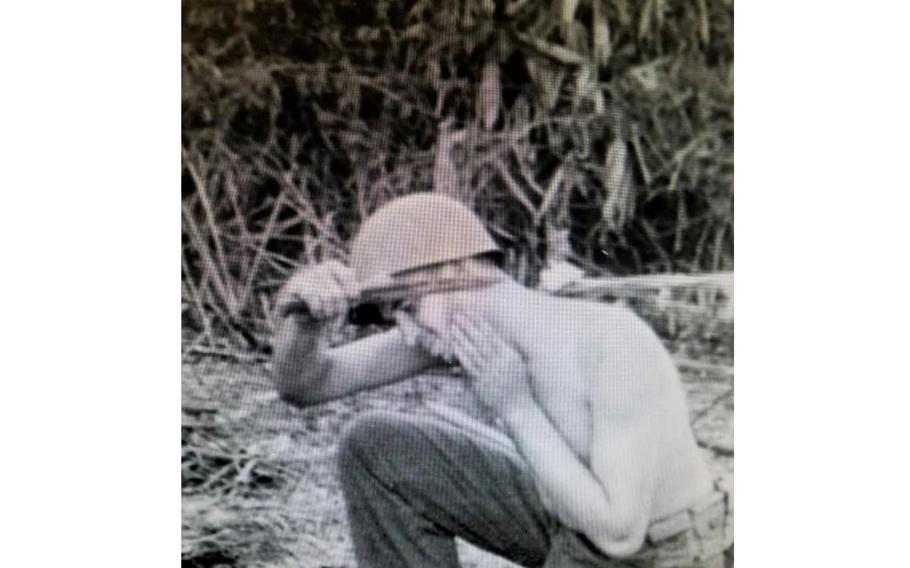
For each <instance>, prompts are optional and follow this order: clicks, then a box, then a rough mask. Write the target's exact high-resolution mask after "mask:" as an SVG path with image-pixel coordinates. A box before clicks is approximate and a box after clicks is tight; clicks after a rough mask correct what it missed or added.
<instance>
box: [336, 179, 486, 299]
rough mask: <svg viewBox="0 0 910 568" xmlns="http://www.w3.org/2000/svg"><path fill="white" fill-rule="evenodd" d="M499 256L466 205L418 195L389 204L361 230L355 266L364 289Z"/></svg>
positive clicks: (354, 250)
mask: <svg viewBox="0 0 910 568" xmlns="http://www.w3.org/2000/svg"><path fill="white" fill-rule="evenodd" d="M491 252H499V247H498V246H497V245H496V243H495V242H494V241H493V239H492V238H491V237H490V234H489V233H488V232H487V230H486V228H485V227H484V225H483V223H482V222H481V221H480V219H479V218H478V217H477V215H475V214H474V212H472V211H471V210H470V209H468V208H467V207H466V206H464V205H463V204H462V203H461V202H459V201H457V200H456V199H453V198H451V197H447V196H445V195H441V194H438V193H426V192H424V193H414V194H411V195H406V196H404V197H399V198H397V199H394V200H392V201H390V202H389V203H386V204H385V205H383V206H382V207H380V208H379V209H377V210H376V211H375V212H374V213H373V214H372V215H370V216H369V217H368V218H367V219H366V220H365V221H364V222H363V225H361V227H360V231H359V232H358V233H357V236H356V237H354V241H353V244H352V245H351V267H352V268H353V269H354V274H355V275H356V276H357V280H358V281H359V282H360V283H361V284H363V285H367V286H368V285H370V284H372V283H378V282H382V281H387V280H388V279H389V277H391V276H393V275H395V274H397V273H400V272H403V271H405V270H411V269H414V268H421V267H424V266H429V265H432V264H437V263H440V262H447V261H451V260H458V259H461V258H468V257H471V256H475V255H479V254H484V253H491Z"/></svg>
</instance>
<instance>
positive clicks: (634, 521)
mask: <svg viewBox="0 0 910 568" xmlns="http://www.w3.org/2000/svg"><path fill="white" fill-rule="evenodd" d="M456 326H457V329H458V335H457V336H456V338H455V345H456V348H457V349H458V356H459V360H460V361H461V362H462V364H463V365H464V366H465V368H466V370H467V371H468V373H469V374H470V375H471V376H472V377H473V378H474V379H475V381H474V383H473V386H474V389H475V392H477V394H478V396H479V397H480V398H481V400H483V401H484V402H485V403H486V404H488V406H490V407H491V409H492V410H493V411H494V412H496V413H498V415H499V416H500V418H501V419H502V420H503V422H504V424H505V426H506V430H507V431H508V433H509V435H510V437H511V438H512V439H513V441H514V442H515V444H516V445H517V446H518V449H519V452H520V453H521V454H522V455H523V457H524V458H525V460H526V461H527V462H528V464H529V465H530V467H531V470H532V471H533V473H534V476H535V478H536V480H537V485H538V488H539V489H540V491H541V492H542V493H543V496H544V501H545V502H546V503H547V504H548V507H549V508H550V511H551V512H552V513H553V514H555V515H556V516H557V518H558V519H559V520H560V521H561V522H562V523H563V524H564V525H566V526H568V527H569V528H572V529H574V530H577V531H579V532H582V533H584V534H585V535H586V536H587V537H588V538H589V539H590V540H591V541H592V542H594V543H595V544H596V545H597V546H598V547H599V548H600V549H602V550H603V551H604V552H605V553H607V554H608V555H611V556H616V557H625V556H630V555H632V554H634V553H635V552H636V551H638V549H639V548H641V545H642V543H643V542H644V538H645V534H646V532H647V527H648V522H649V520H650V513H651V501H652V496H653V486H654V473H655V468H656V465H657V445H656V436H655V434H654V424H653V416H652V414H651V412H650V409H651V407H652V405H653V404H654V403H655V397H656V387H655V385H656V384H657V383H656V381H655V380H654V378H655V377H654V375H653V372H654V367H655V365H654V360H655V358H654V357H651V356H649V353H650V350H649V349H647V348H646V347H645V346H646V345H647V344H646V343H643V344H642V345H641V348H640V349H632V350H631V351H630V353H631V356H629V357H618V358H611V360H609V361H605V362H604V365H603V366H602V368H601V372H602V373H603V375H602V379H601V380H600V381H591V382H596V383H597V384H596V385H595V386H594V387H593V390H592V392H591V393H590V394H591V401H592V404H591V406H592V409H593V412H592V423H593V431H592V439H591V445H592V453H591V467H590V469H589V468H588V467H586V466H585V465H584V464H583V463H582V462H581V460H580V459H579V458H578V457H577V456H576V455H575V453H574V452H573V451H572V450H571V448H570V447H569V446H568V444H567V443H566V442H565V440H564V439H563V437H562V436H561V435H560V433H559V431H558V430H557V429H556V428H555V426H554V425H553V424H552V423H551V422H550V420H549V418H548V417H547V415H546V414H545V413H544V411H543V410H542V409H541V407H540V406H539V405H538V403H537V401H536V400H534V398H533V394H532V393H531V389H530V385H529V382H528V375H527V368H526V367H525V364H524V361H523V360H522V359H521V356H520V355H519V354H518V353H517V352H515V351H514V350H513V349H512V348H511V347H509V346H507V345H505V344H504V343H503V342H502V341H501V340H499V339H498V338H497V337H495V335H494V334H493V333H492V331H491V330H490V329H489V328H488V326H484V325H483V324H482V323H481V324H478V323H474V322H469V321H462V320H459V321H457V322H456ZM566 371H567V372H571V371H570V370H569V369H566Z"/></svg>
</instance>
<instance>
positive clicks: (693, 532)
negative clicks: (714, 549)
mask: <svg viewBox="0 0 910 568" xmlns="http://www.w3.org/2000/svg"><path fill="white" fill-rule="evenodd" d="M686 515H687V516H688V517H689V531H688V532H689V536H690V539H689V540H694V541H695V542H696V546H697V547H698V549H697V551H695V553H694V554H693V559H694V561H695V563H696V564H697V563H699V562H701V561H702V560H703V559H704V555H705V543H704V542H703V541H702V537H701V535H700V534H698V528H697V527H698V525H697V524H696V518H695V517H696V513H695V510H694V509H692V507H689V508H688V509H686Z"/></svg>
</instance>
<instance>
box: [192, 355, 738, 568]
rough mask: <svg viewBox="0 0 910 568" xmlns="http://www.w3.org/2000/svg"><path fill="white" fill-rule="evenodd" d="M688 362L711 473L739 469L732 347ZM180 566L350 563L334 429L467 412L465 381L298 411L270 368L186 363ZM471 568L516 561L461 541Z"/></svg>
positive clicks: (434, 379) (421, 382)
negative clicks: (358, 420)
mask: <svg viewBox="0 0 910 568" xmlns="http://www.w3.org/2000/svg"><path fill="white" fill-rule="evenodd" d="M671 349H673V350H674V351H675V353H676V354H677V356H679V357H680V358H681V359H688V360H691V353H692V352H693V351H699V352H700V353H698V355H700V358H699V361H704V362H706V363H708V364H707V365H704V366H699V365H690V366H689V367H688V368H686V367H683V371H682V372H683V381H684V384H685V387H686V390H687V393H688V398H689V403H690V412H691V417H692V420H693V423H694V427H695V431H696V435H697V437H698V439H699V441H700V442H701V443H702V444H703V445H704V446H706V448H705V450H704V452H705V456H706V457H707V458H708V460H709V462H710V464H711V468H712V470H713V471H714V473H715V474H718V475H720V474H727V475H729V476H731V477H732V472H733V455H732V448H733V396H732V391H733V376H732V373H731V372H724V370H723V368H721V367H712V366H711V364H713V363H721V364H722V365H726V366H729V368H732V353H729V350H730V349H727V348H723V349H721V353H720V356H718V355H717V353H713V354H710V355H705V353H704V351H705V350H704V349H702V348H700V347H698V346H695V347H693V346H692V345H691V344H686V343H682V344H676V345H672V346H671ZM182 389H183V425H182V426H183V430H182V431H183V433H182V440H181V441H182V450H183V459H182V467H183V566H185V567H202V566H278V567H284V566H288V567H290V566H295V567H312V568H316V567H342V566H344V567H347V566H354V565H355V564H354V558H353V554H352V549H351V543H350V540H349V537H348V531H347V522H346V519H345V514H344V506H343V502H342V497H341V493H340V488H339V484H338V480H337V476H336V472H335V465H334V457H335V450H336V444H337V441H338V439H339V434H340V433H341V431H342V430H343V429H344V427H345V425H346V424H347V423H348V422H350V421H351V420H352V419H353V418H354V417H355V416H356V415H358V414H359V413H361V412H363V411H365V410H367V409H396V410H409V411H411V410H414V409H417V408H420V407H427V408H431V409H432V408H436V407H437V406H438V405H441V404H444V405H450V406H455V407H458V408H461V409H464V410H466V411H469V412H471V404H470V402H469V401H470V399H469V398H468V395H467V393H466V392H465V391H464V390H463V387H462V384H461V383H460V381H459V380H458V379H457V378H455V377H452V376H447V375H445V374H437V375H428V376H425V377H421V378H418V379H414V380H412V381H408V382H405V383H401V384H398V385H393V386H390V387H386V388H383V389H379V390H376V391H373V392H369V393H363V394H360V395H357V396H354V397H351V398H349V399H346V400H343V401H338V402H333V403H329V404H325V405H322V406H318V407H315V408H310V409H305V410H300V409H295V408H293V407H291V406H289V405H288V404H286V403H283V402H282V401H280V400H279V398H278V396H277V395H276V394H275V392H274V390H273V389H272V387H271V385H270V383H269V380H268V370H267V367H266V365H264V364H263V363H257V364H253V363H236V362H227V361H223V360H214V359H202V360H197V361H188V362H186V363H185V365H184V368H183V380H182ZM459 554H460V556H461V559H462V563H463V565H464V566H466V567H475V568H500V567H507V566H513V565H512V564H510V563H508V562H506V561H504V560H501V559H499V558H497V557H495V556H492V555H489V554H487V553H485V552H483V551H481V550H479V549H476V548H474V547H472V546H470V545H468V544H466V543H459Z"/></svg>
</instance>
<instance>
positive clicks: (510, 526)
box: [274, 194, 725, 568]
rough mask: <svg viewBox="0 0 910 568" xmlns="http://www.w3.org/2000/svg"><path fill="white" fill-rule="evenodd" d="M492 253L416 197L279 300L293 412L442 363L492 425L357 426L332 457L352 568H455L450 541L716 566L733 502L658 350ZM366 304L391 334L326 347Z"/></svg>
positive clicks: (621, 560)
mask: <svg viewBox="0 0 910 568" xmlns="http://www.w3.org/2000/svg"><path fill="white" fill-rule="evenodd" d="M497 252H498V250H497V247H496V245H495V243H494V242H493V241H492V239H491V238H490V236H489V235H488V234H487V233H486V230H485V229H484V227H483V225H482V224H481V223H480V221H479V219H477V218H476V216H475V215H474V214H473V213H472V212H471V211H470V210H468V209H467V208H466V207H464V206H463V205H461V204H460V203H458V202H456V201H453V200H450V199H448V198H445V197H442V196H439V195H436V194H414V195H410V196H407V197H403V198H400V199H397V200H394V201H392V202H390V203H389V204H387V205H386V206H384V207H383V208H381V209H380V210H378V211H377V212H376V213H375V214H374V215H372V216H371V217H370V218H369V219H367V220H366V221H365V223H364V224H363V227H362V229H361V231H360V233H359V234H358V235H357V237H356V238H355V239H354V243H353V246H352V251H351V267H348V266H345V265H343V264H341V263H337V262H329V263H325V264H321V265H318V266H314V267H309V268H305V269H303V270H301V271H300V272H298V273H297V274H295V275H294V276H293V277H292V278H291V279H290V280H289V281H288V283H287V284H286V285H285V286H284V287H283V289H282V290H281V292H280V293H279V296H278V302H277V307H276V319H277V320H278V328H277V331H276V336H275V361H274V379H275V383H276V386H277V388H278V390H279V391H280V392H281V394H282V396H283V397H284V398H285V399H286V400H288V401H289V402H291V403H293V404H296V405H300V406H306V405H312V404H317V403H320V402H323V401H327V400H331V399H335V398H338V397H343V396H345V395H348V394H351V393H353V392H356V391H360V390H364V389H370V388H374V387H377V386H380V385H383V384H387V383H390V382H393V381H397V380H400V379H404V378H407V377H412V376H414V375H417V374H419V373H420V372H421V371H423V370H425V369H427V368H428V367H430V366H432V365H434V364H437V363H438V362H439V361H440V359H442V360H445V361H448V362H457V363H458V364H459V365H460V366H461V367H462V368H463V369H464V371H465V374H466V375H467V381H468V384H469V385H470V388H471V389H472V391H473V392H474V393H475V394H476V396H477V398H478V400H479V401H480V403H481V404H482V406H483V407H484V408H485V409H486V410H487V411H488V412H489V413H490V416H491V421H492V422H494V423H495V424H497V425H498V427H497V428H494V427H490V426H487V425H486V424H484V423H480V422H477V421H474V420H471V419H469V418H467V417H464V418H458V419H454V418H451V417H446V418H444V417H442V416H441V415H439V414H422V413H416V412H415V413H414V414H398V413H391V412H381V413H370V414H367V415H364V416H361V417H359V418H358V419H357V420H356V421H355V423H354V424H353V425H352V426H351V427H350V428H349V429H348V431H347V432H346V434H345V437H344V438H343V440H342V443H341V447H340V449H339V466H340V472H341V480H342V486H343V489H344V496H345V502H346V504H347V512H348V518H349V521H350V526H351V532H352V537H353V541H354V548H355V553H356V556H357V559H358V563H359V564H360V565H361V566H376V567H392V566H418V567H427V566H432V567H438V568H442V567H445V566H458V557H457V551H456V545H455V537H460V538H462V539H465V540H467V541H469V542H471V543H473V544H475V545H477V546H479V547H481V548H484V549H486V550H488V551H491V552H493V553H496V554H498V555H501V556H503V557H506V558H508V559H510V560H511V561H513V562H516V563H518V564H521V565H525V566H546V567H550V568H553V567H562V566H666V567H671V566H673V567H676V566H722V562H723V561H722V553H723V544H724V538H723V521H724V514H725V500H724V496H723V494H722V493H721V492H719V491H717V490H716V489H715V487H714V485H713V482H712V480H711V477H710V475H709V473H708V470H707V467H706V465H705V463H704V462H703V459H702V457H701V455H700V452H699V450H698V448H697V446H696V443H695V440H694V437H693V434H692V431H691V428H690V426H689V423H688V412H687V409H686V404H685V397H684V392H683V389H682V385H681V383H680V380H679V376H678V374H677V371H676V369H675V367H674V364H673V361H672V360H671V358H670V355H669V354H668V352H667V351H666V350H665V348H664V347H663V345H662V344H661V342H660V341H659V340H658V338H657V337H656V336H655V335H654V333H653V332H652V331H651V329H650V328H649V327H648V326H647V325H646V324H645V323H644V322H642V321H641V320H640V319H639V318H638V317H637V316H636V315H635V314H634V313H632V312H631V311H629V310H628V309H627V308H625V307H622V306H619V305H609V304H597V303H593V302H586V301H577V300H569V299H563V298H556V297H553V296H550V295H547V294H543V293H539V292H536V291H533V290H529V289H526V288H524V287H522V286H521V285H519V284H517V283H516V282H514V281H513V280H511V279H510V278H509V277H508V276H507V275H506V274H505V273H503V272H502V271H500V270H499V268H498V267H497V265H496V263H495V262H494V260H493V259H492V256H493V255H495V254H496V253H497ZM365 297H372V298H374V300H375V302H376V304H377V305H379V306H380V307H381V308H382V310H381V311H382V313H384V314H385V315H386V316H387V317H388V318H389V319H390V320H393V321H394V322H396V323H397V324H398V325H397V326H396V327H394V328H392V329H391V330H390V331H386V332H382V333H378V334H374V335H371V336H369V337H366V338H364V339H361V340H358V341H355V342H352V343H349V344H347V345H343V346H339V347H330V346H329V343H328V336H329V333H330V331H331V329H332V328H333V326H334V325H336V320H337V319H338V318H340V317H345V314H348V313H349V310H350V308H351V307H352V306H353V305H354V304H355V303H356V302H359V301H362V300H363V298H365ZM453 380H454V379H453ZM453 416H454V415H453Z"/></svg>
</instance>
